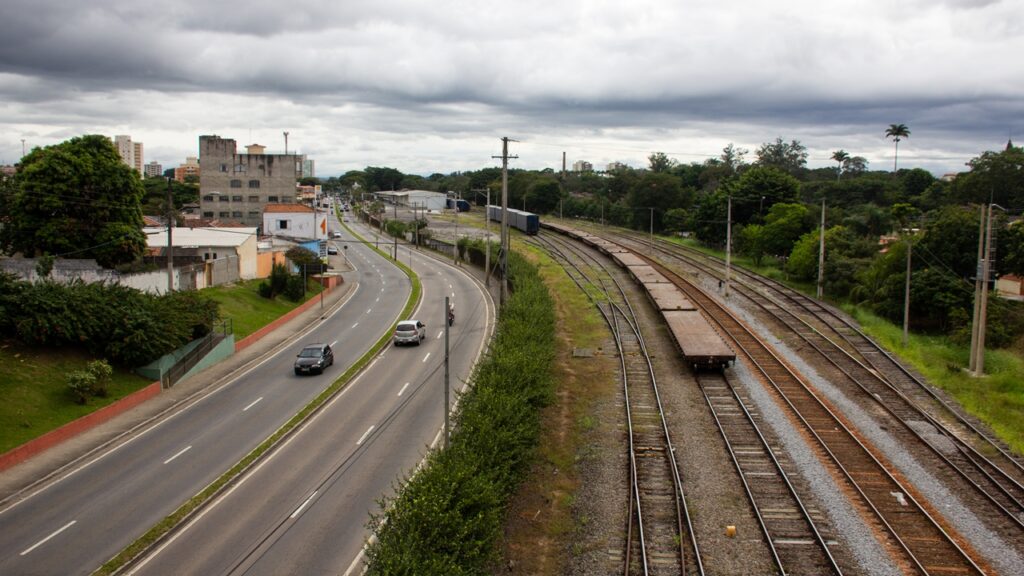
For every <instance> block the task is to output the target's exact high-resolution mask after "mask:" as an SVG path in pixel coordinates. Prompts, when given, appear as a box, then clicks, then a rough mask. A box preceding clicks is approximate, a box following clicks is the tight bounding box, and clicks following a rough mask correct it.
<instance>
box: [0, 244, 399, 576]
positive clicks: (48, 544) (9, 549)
mask: <svg viewBox="0 0 1024 576" xmlns="http://www.w3.org/2000/svg"><path fill="white" fill-rule="evenodd" d="M345 256H346V257H347V258H348V259H349V260H350V261H351V262H352V264H353V266H355V267H356V268H357V269H358V270H359V271H360V273H359V274H358V275H356V276H355V277H354V278H356V279H357V280H356V282H357V283H358V285H357V286H356V287H355V288H354V289H353V290H352V293H351V294H350V296H349V299H348V301H347V302H345V304H344V305H343V306H341V307H340V308H339V309H337V310H336V311H335V312H334V313H333V314H331V315H329V316H328V317H326V318H324V319H323V320H322V321H320V322H317V323H315V324H314V325H313V326H311V328H310V330H309V332H308V333H306V334H305V335H304V336H302V337H301V338H299V339H297V340H296V341H294V342H293V343H291V344H289V345H286V346H283V347H282V348H280V349H278V350H276V351H275V352H273V353H271V354H268V355H267V356H265V357H263V358H261V359H260V360H259V361H258V362H256V363H255V365H253V366H251V367H250V368H248V369H247V370H245V371H244V372H242V373H240V374H237V375H235V376H234V377H233V378H232V380H231V381H230V382H227V383H225V384H223V385H220V386H217V387H212V388H211V392H210V393H209V394H208V395H206V396H204V397H202V398H201V399H200V400H198V401H196V402H194V403H193V404H191V405H190V406H189V407H188V408H187V409H185V410H182V411H180V412H178V413H176V414H174V415H173V416H171V417H169V418H166V419H163V420H161V421H159V422H158V423H156V424H154V425H152V426H149V427H146V428H144V429H143V430H141V431H140V432H138V433H137V434H136V435H135V436H134V437H133V438H132V439H131V440H130V441H128V442H125V443H121V444H119V445H118V446H117V447H116V448H114V449H112V450H110V451H107V452H104V453H102V454H101V455H99V456H97V457H95V458H93V459H92V460H90V461H88V462H86V463H84V464H82V465H80V466H77V467H75V468H73V469H71V470H69V471H67V472H66V473H65V474H64V475H63V476H62V478H61V479H60V480H58V481H55V482H52V483H49V484H48V485H47V486H45V487H44V488H42V489H40V490H39V491H37V492H35V493H33V494H31V495H29V496H27V497H26V498H24V499H22V500H20V501H19V502H17V503H15V504H13V505H11V506H10V507H8V508H6V509H4V510H3V511H0V574H18V575H30V574H46V575H50V574H54V575H68V574H89V573H91V572H92V571H93V570H95V569H96V568H98V567H99V566H100V565H102V564H103V563H104V562H106V561H107V560H108V559H110V558H111V557H112V556H113V555H115V554H116V553H117V552H119V551H120V550H121V549H122V548H123V547H124V546H126V545H127V544H129V543H130V542H132V541H133V540H134V539H135V538H137V537H138V536H139V535H141V534H143V533H144V532H145V531H146V530H148V529H149V528H150V527H152V526H153V525H154V524H155V523H156V522H158V521H159V520H161V519H163V518H164V517H165V516H166V515H167V514H169V513H170V512H172V511H173V510H175V509H176V508H177V507H178V506H179V505H180V504H181V503H182V502H184V501H185V500H186V499H188V498H190V497H191V496H193V495H194V494H196V493H198V492H199V491H200V490H202V488H203V487H205V486H206V485H208V484H209V483H210V482H211V481H213V480H214V479H215V478H217V477H218V476H219V475H220V474H221V473H223V472H224V471H225V470H226V469H227V468H229V467H230V466H231V465H233V464H234V463H235V462H237V461H238V460H239V459H240V458H241V457H243V456H244V455H245V454H247V453H248V452H249V451H250V450H251V449H252V448H254V447H255V446H256V445H258V444H259V443H260V442H261V441H263V440H264V439H265V438H267V437H268V436H269V435H270V434H272V433H273V432H274V431H275V430H276V429H278V428H279V427H280V426H281V425H282V424H284V423H285V422H286V421H287V420H288V419H289V418H291V417H292V416H293V415H294V414H295V413H296V412H297V411H298V410H299V409H300V408H301V407H302V406H304V405H306V404H307V403H308V402H309V401H310V400H311V399H312V398H314V397H315V396H316V395H317V394H318V393H319V392H320V391H322V390H323V389H324V388H325V387H326V386H327V385H329V383H330V382H331V381H332V380H333V379H334V378H336V377H338V376H339V375H340V374H341V373H342V372H344V370H345V369H346V367H347V366H349V365H350V364H351V363H352V362H354V361H355V360H356V359H358V358H359V357H360V356H362V355H363V354H364V353H365V352H366V350H368V349H369V347H370V346H371V345H372V344H373V343H374V342H375V341H376V340H377V338H378V337H380V335H381V334H383V333H384V332H385V331H386V330H387V329H388V328H389V327H390V325H391V324H392V323H393V322H394V321H395V320H396V319H397V315H398V312H399V311H400V309H401V308H402V306H403V305H404V303H405V301H406V299H407V297H408V294H409V292H410V283H409V280H408V279H407V278H406V277H405V275H404V274H402V273H401V272H400V271H399V270H397V269H396V268H395V267H394V266H392V265H390V264H389V263H388V262H387V260H385V259H383V258H381V257H380V256H379V255H377V254H376V253H374V252H373V251H371V250H369V249H368V248H367V247H365V246H361V245H359V244H356V243H352V244H349V249H348V250H346V251H345ZM318 341H320V342H327V343H331V344H333V348H334V350H335V364H334V366H332V367H330V368H329V369H327V371H326V373H325V374H323V375H319V376H296V375H294V373H293V371H292V363H293V361H294V357H295V355H296V354H297V353H298V351H299V350H300V349H301V348H302V346H303V344H305V343H307V342H318ZM175 573H182V572H181V571H180V570H175Z"/></svg>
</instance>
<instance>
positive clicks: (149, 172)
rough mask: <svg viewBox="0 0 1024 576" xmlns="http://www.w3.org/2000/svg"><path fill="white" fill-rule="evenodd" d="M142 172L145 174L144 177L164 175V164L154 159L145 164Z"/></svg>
mask: <svg viewBox="0 0 1024 576" xmlns="http://www.w3.org/2000/svg"><path fill="white" fill-rule="evenodd" d="M143 174H145V176H146V178H159V177H161V176H163V175H164V166H163V164H160V163H159V162H157V161H155V160H154V161H153V162H150V163H149V164H146V167H145V170H144V171H143Z"/></svg>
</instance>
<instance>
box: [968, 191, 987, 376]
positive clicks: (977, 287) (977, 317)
mask: <svg viewBox="0 0 1024 576" xmlns="http://www.w3.org/2000/svg"><path fill="white" fill-rule="evenodd" d="M984 257H985V206H984V205H982V206H981V217H980V221H979V222H978V265H977V267H976V268H975V270H974V316H972V317H971V318H972V319H971V360H970V366H969V370H970V372H971V374H977V373H978V326H979V325H980V323H981V291H982V290H983V289H984V286H985V285H984V284H982V274H981V260H982V258H984Z"/></svg>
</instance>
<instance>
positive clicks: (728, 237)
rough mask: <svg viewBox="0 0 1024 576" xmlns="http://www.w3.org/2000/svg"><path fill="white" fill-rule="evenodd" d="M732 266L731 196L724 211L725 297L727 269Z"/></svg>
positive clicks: (727, 284) (727, 289)
mask: <svg viewBox="0 0 1024 576" xmlns="http://www.w3.org/2000/svg"><path fill="white" fill-rule="evenodd" d="M731 266H732V196H731V195H730V196H729V203H728V205H727V207H726V211H725V297H726V298H728V297H729V271H730V270H729V269H730V268H731Z"/></svg>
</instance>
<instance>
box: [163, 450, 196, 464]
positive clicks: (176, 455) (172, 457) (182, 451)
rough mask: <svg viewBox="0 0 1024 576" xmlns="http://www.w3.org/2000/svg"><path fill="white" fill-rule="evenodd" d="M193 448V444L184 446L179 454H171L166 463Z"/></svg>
mask: <svg viewBox="0 0 1024 576" xmlns="http://www.w3.org/2000/svg"><path fill="white" fill-rule="evenodd" d="M191 449H192V446H186V447H184V448H182V449H181V451H180V452H178V453H177V454H175V455H174V456H171V457H170V458H168V459H167V460H164V464H170V463H171V461H172V460H174V459H175V458H177V457H178V456H181V455H182V454H184V453H185V452H188V451H189V450H191Z"/></svg>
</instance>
